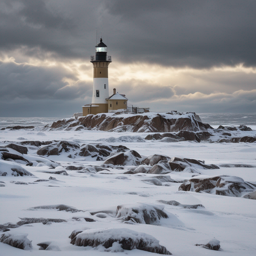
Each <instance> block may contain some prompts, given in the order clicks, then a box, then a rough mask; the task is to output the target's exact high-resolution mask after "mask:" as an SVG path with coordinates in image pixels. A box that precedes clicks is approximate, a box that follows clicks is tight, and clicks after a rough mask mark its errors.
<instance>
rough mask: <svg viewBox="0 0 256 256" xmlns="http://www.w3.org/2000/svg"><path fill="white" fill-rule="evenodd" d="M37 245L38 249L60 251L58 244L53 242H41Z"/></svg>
mask: <svg viewBox="0 0 256 256" xmlns="http://www.w3.org/2000/svg"><path fill="white" fill-rule="evenodd" d="M37 245H38V246H39V247H40V248H39V250H46V251H60V248H59V246H58V245H56V244H55V243H54V242H42V243H39V244H37Z"/></svg>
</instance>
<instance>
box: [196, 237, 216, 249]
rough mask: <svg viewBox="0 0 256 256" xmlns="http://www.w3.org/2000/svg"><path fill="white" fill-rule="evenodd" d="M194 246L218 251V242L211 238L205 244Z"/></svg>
mask: <svg viewBox="0 0 256 256" xmlns="http://www.w3.org/2000/svg"><path fill="white" fill-rule="evenodd" d="M196 246H202V247H203V248H205V249H209V250H214V251H218V250H219V249H220V241H219V240H217V239H215V238H213V239H212V240H210V241H209V242H208V243H206V244H196Z"/></svg>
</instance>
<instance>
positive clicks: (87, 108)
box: [82, 38, 128, 116]
mask: <svg viewBox="0 0 256 256" xmlns="http://www.w3.org/2000/svg"><path fill="white" fill-rule="evenodd" d="M91 63H92V64H93V89H92V102H91V103H90V104H85V105H84V106H83V113H82V115H83V116H87V115H91V114H93V115H97V114H99V113H108V112H115V111H117V110H119V109H123V110H126V109H127V101H128V99H127V98H126V97H125V95H124V94H119V93H118V92H117V91H116V89H115V88H114V89H113V94H112V95H111V96H109V86H108V65H109V64H110V63H111V56H107V46H106V44H104V43H103V41H102V38H101V39H100V43H99V44H97V45H96V46H95V55H94V56H91Z"/></svg>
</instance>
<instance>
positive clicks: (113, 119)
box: [45, 112, 212, 132]
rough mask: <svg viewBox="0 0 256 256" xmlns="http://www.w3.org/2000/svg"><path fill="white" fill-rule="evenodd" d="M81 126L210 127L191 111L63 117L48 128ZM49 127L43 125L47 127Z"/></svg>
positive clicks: (163, 129) (132, 128) (121, 128)
mask: <svg viewBox="0 0 256 256" xmlns="http://www.w3.org/2000/svg"><path fill="white" fill-rule="evenodd" d="M81 125H82V126H83V127H85V128H86V129H95V130H101V131H116V132H125V131H131V132H178V131H182V130H185V131H206V130H207V129H212V127H211V126H210V125H209V124H204V123H202V121H201V120H200V119H199V118H198V116H197V115H196V114H195V113H193V112H186V113H179V112H170V113H161V114H159V113H151V112H150V113H144V114H118V115H117V114H113V113H107V114H97V115H87V116H84V117H80V118H78V119H77V120H74V118H71V119H63V120H59V121H56V122H54V123H53V124H52V125H51V126H50V130H64V129H65V130H70V129H72V128H73V127H78V126H81ZM48 128H49V127H45V129H48Z"/></svg>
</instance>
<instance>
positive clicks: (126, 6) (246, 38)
mask: <svg viewBox="0 0 256 256" xmlns="http://www.w3.org/2000/svg"><path fill="white" fill-rule="evenodd" d="M107 6H108V8H109V12H110V13H111V14H112V15H117V16H119V17H120V23H119V24H120V26H124V28H125V29H124V30H123V33H122V34H121V37H120V38H119V40H118V42H115V47H118V46H117V44H119V45H124V48H123V49H124V50H123V51H122V52H121V53H120V56H119V58H120V59H121V60H123V61H125V59H127V58H128V59H129V60H130V61H132V60H133V61H138V59H139V60H140V61H146V62H158V63H161V64H164V65H173V66H192V67H196V68H203V67H210V66H219V65H231V66H233V65H235V64H237V63H244V64H245V65H248V66H251V65H252V66H255V64H256V55H255V53H256V50H255V47H254V45H255V44H256V15H255V13H256V2H255V1H250V0H249V1H239V0H234V1H220V0H217V1H205V0H198V1H166V0H160V1H152V0H142V1H133V0H132V1H118V0H111V1H109V2H108V5H107Z"/></svg>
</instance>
